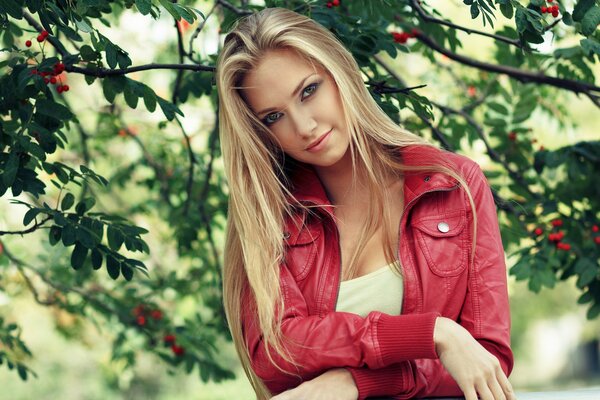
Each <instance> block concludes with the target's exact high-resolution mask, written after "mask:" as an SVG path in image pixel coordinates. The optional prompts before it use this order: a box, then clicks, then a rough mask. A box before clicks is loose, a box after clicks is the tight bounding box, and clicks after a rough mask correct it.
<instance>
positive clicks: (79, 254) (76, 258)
mask: <svg viewBox="0 0 600 400" xmlns="http://www.w3.org/2000/svg"><path fill="white" fill-rule="evenodd" d="M87 253H88V249H87V247H85V246H84V245H82V244H81V243H80V242H77V243H75V248H74V249H73V253H72V254H71V267H73V269H74V270H78V269H80V268H81V267H83V263H84V261H85V258H86V257H87Z"/></svg>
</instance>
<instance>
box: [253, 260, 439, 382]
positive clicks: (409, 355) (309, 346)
mask: <svg viewBox="0 0 600 400" xmlns="http://www.w3.org/2000/svg"><path fill="white" fill-rule="evenodd" d="M280 285H281V293H282V295H283V296H284V304H285V307H284V309H283V310H282V313H283V316H282V318H283V319H282V325H281V330H282V333H283V335H284V337H285V339H289V340H284V341H283V345H284V347H285V349H286V350H287V351H288V352H289V353H290V354H291V355H292V356H293V357H294V359H295V360H296V361H297V362H298V363H299V364H300V365H299V366H298V367H297V368H296V367H294V366H293V365H291V364H290V363H287V362H285V361H284V360H283V359H282V358H281V357H279V356H278V355H277V354H276V353H275V352H274V351H271V355H272V356H273V358H274V360H275V362H276V363H277V365H279V366H280V367H281V368H283V369H285V370H286V371H289V372H291V373H292V374H285V373H283V372H281V371H280V370H279V369H277V368H276V367H275V366H274V365H273V364H272V363H271V362H270V361H269V359H268V357H267V354H266V347H265V345H264V341H263V339H262V335H261V332H260V330H259V328H258V324H257V318H256V316H255V314H254V313H253V312H252V311H251V310H252V307H245V308H244V314H243V316H242V324H243V329H244V339H245V341H246V345H247V346H248V350H249V353H250V360H251V363H252V368H253V370H254V372H255V373H256V374H257V375H258V376H259V377H260V378H261V379H262V380H263V381H264V383H265V384H266V385H267V387H268V388H269V390H271V391H272V392H273V393H279V392H282V391H284V390H287V389H290V388H292V387H294V386H297V385H298V384H299V383H301V382H302V381H305V380H308V379H312V378H314V377H315V376H317V375H319V374H321V373H322V372H324V371H326V370H328V369H331V368H336V367H368V368H372V369H378V368H382V367H385V366H387V365H390V364H394V363H398V362H401V361H403V360H409V359H414V358H432V357H436V356H437V355H436V353H435V345H434V343H433V327H434V324H435V319H436V317H437V316H438V315H439V314H437V313H427V314H420V315H398V316H390V315H387V314H383V313H380V312H375V311H374V312H372V313H370V314H369V315H368V316H367V317H365V318H362V317H360V316H358V315H355V314H352V313H345V312H331V313H328V314H326V315H324V316H317V315H309V314H308V310H307V306H306V302H305V300H304V298H303V296H302V292H301V291H300V289H299V288H298V286H297V284H296V282H295V280H294V279H293V277H292V275H291V273H290V272H289V271H288V269H287V268H286V267H285V265H282V266H281V269H280ZM243 304H244V305H247V304H250V302H249V301H245V302H244V303H243ZM293 374H295V375H299V376H300V379H298V377H297V376H295V375H293Z"/></svg>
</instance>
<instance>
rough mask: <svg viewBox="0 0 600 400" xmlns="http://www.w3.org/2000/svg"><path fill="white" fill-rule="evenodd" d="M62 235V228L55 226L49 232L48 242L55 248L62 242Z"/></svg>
mask: <svg viewBox="0 0 600 400" xmlns="http://www.w3.org/2000/svg"><path fill="white" fill-rule="evenodd" d="M61 234H62V228H61V227H60V226H56V225H53V226H52V227H51V228H50V231H48V242H49V243H50V246H54V245H55V244H56V243H58V241H59V240H60V237H61Z"/></svg>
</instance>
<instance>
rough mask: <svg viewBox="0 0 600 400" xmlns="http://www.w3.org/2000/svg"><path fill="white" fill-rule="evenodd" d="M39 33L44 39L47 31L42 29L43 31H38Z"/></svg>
mask: <svg viewBox="0 0 600 400" xmlns="http://www.w3.org/2000/svg"><path fill="white" fill-rule="evenodd" d="M40 35H42V36H43V37H44V39H45V38H47V37H48V31H47V30H45V29H44V30H43V31H42V32H41V33H40Z"/></svg>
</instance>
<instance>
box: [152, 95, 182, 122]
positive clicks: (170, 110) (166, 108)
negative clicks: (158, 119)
mask: <svg viewBox="0 0 600 400" xmlns="http://www.w3.org/2000/svg"><path fill="white" fill-rule="evenodd" d="M156 100H158V105H160V108H161V110H162V111H163V113H164V114H165V117H167V119H168V120H169V121H171V120H172V119H173V118H175V113H177V114H179V115H181V116H182V117H183V116H184V115H183V113H182V112H181V110H180V109H179V107H177V106H176V105H175V104H173V103H171V102H170V101H167V100H165V99H163V98H162V97H160V96H156Z"/></svg>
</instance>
